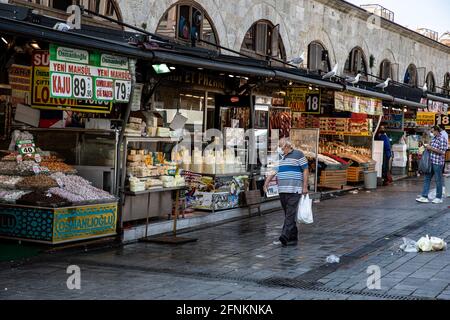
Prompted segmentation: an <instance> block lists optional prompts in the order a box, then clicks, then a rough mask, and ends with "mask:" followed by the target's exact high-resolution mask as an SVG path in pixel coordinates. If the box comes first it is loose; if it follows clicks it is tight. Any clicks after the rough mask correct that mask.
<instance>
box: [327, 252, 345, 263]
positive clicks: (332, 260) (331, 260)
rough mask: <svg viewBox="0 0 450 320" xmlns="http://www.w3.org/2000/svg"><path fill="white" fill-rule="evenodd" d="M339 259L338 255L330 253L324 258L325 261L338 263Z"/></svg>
mask: <svg viewBox="0 0 450 320" xmlns="http://www.w3.org/2000/svg"><path fill="white" fill-rule="evenodd" d="M340 261H341V258H339V257H338V256H335V255H334V254H332V255H331V256H328V257H327V259H326V262H327V263H339V262H340Z"/></svg>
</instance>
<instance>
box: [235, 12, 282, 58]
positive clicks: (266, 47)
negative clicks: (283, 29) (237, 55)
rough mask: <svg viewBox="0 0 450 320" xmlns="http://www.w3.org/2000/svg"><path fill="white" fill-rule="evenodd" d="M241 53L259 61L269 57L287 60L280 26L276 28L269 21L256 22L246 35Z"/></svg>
mask: <svg viewBox="0 0 450 320" xmlns="http://www.w3.org/2000/svg"><path fill="white" fill-rule="evenodd" d="M241 53H243V54H247V55H250V56H252V57H255V58H257V59H265V58H266V57H267V56H269V57H274V58H277V59H280V60H286V51H285V49H284V45H283V41H282V39H281V37H280V31H279V26H274V25H273V24H272V23H271V22H270V21H267V20H260V21H257V22H255V23H254V24H253V25H252V26H251V27H250V29H248V31H247V33H246V34H245V37H244V42H243V43H242V46H241Z"/></svg>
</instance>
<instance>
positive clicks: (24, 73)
mask: <svg viewBox="0 0 450 320" xmlns="http://www.w3.org/2000/svg"><path fill="white" fill-rule="evenodd" d="M8 80H9V84H10V86H11V96H12V101H11V102H12V104H14V105H15V104H29V103H30V101H29V100H30V92H31V67H29V66H22V65H17V64H13V65H12V66H11V67H10V68H9V70H8Z"/></svg>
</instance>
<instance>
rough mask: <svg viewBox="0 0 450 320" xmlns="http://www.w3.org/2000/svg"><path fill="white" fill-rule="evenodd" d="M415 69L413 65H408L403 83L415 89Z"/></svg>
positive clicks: (416, 78) (416, 77)
mask: <svg viewBox="0 0 450 320" xmlns="http://www.w3.org/2000/svg"><path fill="white" fill-rule="evenodd" d="M417 80H418V76H417V67H416V66H415V65H414V64H412V63H411V64H410V65H409V66H408V69H406V73H405V79H404V80H403V82H404V83H406V84H409V85H410V86H413V87H417Z"/></svg>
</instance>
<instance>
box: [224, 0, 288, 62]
mask: <svg viewBox="0 0 450 320" xmlns="http://www.w3.org/2000/svg"><path fill="white" fill-rule="evenodd" d="M242 18H243V23H242V24H241V26H240V27H239V29H238V30H237V32H236V38H235V41H234V44H233V45H232V49H234V50H235V51H238V52H239V51H240V48H241V45H242V43H243V41H244V37H245V34H246V33H247V31H248V30H249V29H250V28H251V26H252V25H253V24H254V23H255V22H257V21H260V20H267V21H270V22H271V23H272V24H273V25H274V26H276V25H280V38H281V40H282V41H283V45H284V49H285V51H286V57H287V59H288V60H289V58H290V57H292V54H293V52H292V43H291V39H290V37H289V34H288V32H287V30H288V29H287V27H286V20H285V19H284V18H283V16H282V15H281V14H280V13H279V12H278V11H277V10H276V9H275V7H273V6H271V5H269V4H268V3H258V4H255V5H253V6H250V7H249V8H248V10H247V12H246V13H245V14H244V15H243V17H242Z"/></svg>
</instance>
